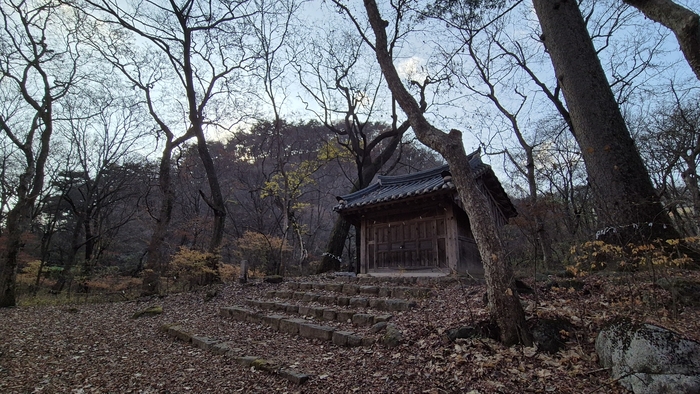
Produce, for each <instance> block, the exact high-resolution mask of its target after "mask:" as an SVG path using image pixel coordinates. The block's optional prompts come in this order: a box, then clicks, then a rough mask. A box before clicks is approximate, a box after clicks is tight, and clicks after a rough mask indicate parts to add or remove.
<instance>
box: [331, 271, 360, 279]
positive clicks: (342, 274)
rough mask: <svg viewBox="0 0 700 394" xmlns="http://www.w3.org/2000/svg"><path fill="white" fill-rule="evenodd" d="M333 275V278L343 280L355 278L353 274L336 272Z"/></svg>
mask: <svg viewBox="0 0 700 394" xmlns="http://www.w3.org/2000/svg"><path fill="white" fill-rule="evenodd" d="M333 275H334V276H335V277H344V278H354V277H356V276H357V274H356V273H354V272H336V273H334V274H333Z"/></svg>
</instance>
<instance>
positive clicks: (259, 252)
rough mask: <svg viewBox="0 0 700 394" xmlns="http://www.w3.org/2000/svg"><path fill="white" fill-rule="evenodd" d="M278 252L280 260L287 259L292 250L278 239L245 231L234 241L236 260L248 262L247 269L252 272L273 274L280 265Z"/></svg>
mask: <svg viewBox="0 0 700 394" xmlns="http://www.w3.org/2000/svg"><path fill="white" fill-rule="evenodd" d="M280 251H281V252H282V253H281V254H282V256H281V257H282V258H288V257H289V255H290V254H291V251H292V249H291V247H289V245H287V243H286V242H283V240H282V238H279V237H274V236H268V235H265V234H261V233H257V232H253V231H246V232H245V233H244V234H243V236H242V237H240V238H238V239H237V240H236V252H235V255H236V258H237V259H238V260H239V261H240V260H248V269H249V270H250V271H253V272H255V271H262V272H264V273H266V274H275V273H276V272H277V267H278V266H279V265H280Z"/></svg>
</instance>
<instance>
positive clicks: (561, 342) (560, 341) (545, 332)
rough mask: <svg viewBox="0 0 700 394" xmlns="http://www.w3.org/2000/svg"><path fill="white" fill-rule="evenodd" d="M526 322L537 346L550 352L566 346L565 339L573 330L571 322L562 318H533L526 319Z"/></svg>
mask: <svg viewBox="0 0 700 394" xmlns="http://www.w3.org/2000/svg"><path fill="white" fill-rule="evenodd" d="M527 323H528V327H529V328H530V332H532V339H533V340H534V341H535V343H536V344H537V348H538V349H539V350H542V351H544V352H547V353H552V354H553V353H556V352H558V351H559V350H560V349H562V348H564V346H566V341H567V340H568V339H569V335H570V334H571V332H572V331H573V327H572V326H571V323H569V322H568V321H567V320H566V319H564V318H556V319H543V318H535V319H530V320H528V321H527Z"/></svg>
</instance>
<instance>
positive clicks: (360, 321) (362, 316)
mask: <svg viewBox="0 0 700 394" xmlns="http://www.w3.org/2000/svg"><path fill="white" fill-rule="evenodd" d="M352 324H353V325H354V326H362V327H364V326H371V325H372V324H374V315H369V314H366V313H356V314H355V315H353V317H352Z"/></svg>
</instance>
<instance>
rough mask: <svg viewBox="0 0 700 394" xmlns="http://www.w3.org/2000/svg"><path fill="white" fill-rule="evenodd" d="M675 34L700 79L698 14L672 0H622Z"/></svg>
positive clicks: (699, 22)
mask: <svg viewBox="0 0 700 394" xmlns="http://www.w3.org/2000/svg"><path fill="white" fill-rule="evenodd" d="M622 1H623V2H625V3H626V4H629V5H631V6H632V7H635V8H637V9H638V10H639V11H641V12H642V13H644V15H645V16H646V17H647V18H649V19H651V20H653V21H655V22H658V23H660V24H662V25H664V26H666V27H667V28H669V29H670V30H671V31H673V34H675V35H676V39H677V40H678V44H679V45H680V48H681V51H682V52H683V56H685V60H686V61H687V62H688V65H690V68H691V69H692V70H693V72H694V73H695V76H696V77H697V78H698V79H700V15H698V14H697V12H693V11H691V10H690V9H688V8H685V7H683V6H681V5H680V4H678V3H676V2H675V1H672V0H622Z"/></svg>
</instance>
